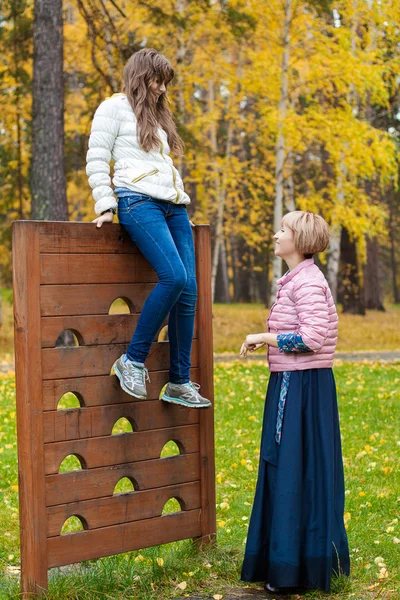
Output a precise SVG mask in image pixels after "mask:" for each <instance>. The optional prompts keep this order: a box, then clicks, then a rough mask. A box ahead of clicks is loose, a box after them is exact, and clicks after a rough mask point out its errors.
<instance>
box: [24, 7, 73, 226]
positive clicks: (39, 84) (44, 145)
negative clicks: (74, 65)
mask: <svg viewBox="0 0 400 600" xmlns="http://www.w3.org/2000/svg"><path fill="white" fill-rule="evenodd" d="M32 97H33V105H32V164H31V193H32V205H31V216H32V219H53V220H58V221H60V220H67V219H68V207H67V196H66V178H65V163H64V77H63V11H62V0H35V3H34V25H33V88H32Z"/></svg>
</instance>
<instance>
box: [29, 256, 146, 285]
mask: <svg viewBox="0 0 400 600" xmlns="http://www.w3.org/2000/svg"><path fill="white" fill-rule="evenodd" d="M157 281H158V276H157V273H156V272H155V271H154V269H153V267H152V266H151V264H150V263H149V262H148V261H147V260H146V259H145V258H144V256H143V255H142V254H42V255H41V256H40V283H41V284H42V285H50V284H51V285H53V284H61V285H62V284H67V285H71V284H76V283H132V282H135V283H157Z"/></svg>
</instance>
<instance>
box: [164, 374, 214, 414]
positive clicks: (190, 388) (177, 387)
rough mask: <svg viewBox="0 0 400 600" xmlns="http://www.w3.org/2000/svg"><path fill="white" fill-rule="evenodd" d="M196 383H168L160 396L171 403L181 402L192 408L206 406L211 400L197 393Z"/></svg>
mask: <svg viewBox="0 0 400 600" xmlns="http://www.w3.org/2000/svg"><path fill="white" fill-rule="evenodd" d="M199 389H200V386H199V384H198V383H193V382H192V381H189V383H169V384H168V385H167V387H166V389H165V391H164V393H163V395H162V396H161V398H162V400H165V402H171V403H172V404H181V405H182V406H188V407H193V408H208V407H209V406H211V402H210V401H209V400H207V398H203V396H201V395H200V393H199Z"/></svg>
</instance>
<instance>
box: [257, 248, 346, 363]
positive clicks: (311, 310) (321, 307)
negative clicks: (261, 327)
mask: <svg viewBox="0 0 400 600" xmlns="http://www.w3.org/2000/svg"><path fill="white" fill-rule="evenodd" d="M267 327H268V331H270V332H271V333H296V334H299V335H301V336H302V338H303V342H304V343H305V344H306V345H307V346H308V348H310V350H312V352H308V353H304V354H303V353H299V352H280V351H279V348H273V347H272V346H269V349H268V362H269V367H270V370H271V371H301V370H304V369H325V368H329V367H332V365H333V355H334V353H335V348H336V343H337V327H338V316H337V312H336V307H335V303H334V301H333V298H332V294H331V291H330V289H329V286H328V282H327V281H326V279H325V277H324V275H323V273H322V272H321V270H320V269H319V268H318V267H317V265H315V264H314V259H313V258H309V259H306V260H304V261H303V262H301V263H300V264H299V265H297V267H295V268H294V269H293V271H290V272H289V273H287V274H286V275H284V276H283V277H281V279H279V280H278V292H277V295H276V302H275V303H274V304H273V305H272V307H271V312H270V314H269V317H268V320H267Z"/></svg>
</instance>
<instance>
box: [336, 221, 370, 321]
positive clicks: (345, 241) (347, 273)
mask: <svg viewBox="0 0 400 600" xmlns="http://www.w3.org/2000/svg"><path fill="white" fill-rule="evenodd" d="M340 262H341V267H340V275H341V280H340V286H339V299H340V301H341V302H342V304H343V312H344V313H351V314H353V315H365V306H364V301H363V293H362V285H361V281H360V273H359V268H358V260H357V245H356V242H355V241H354V240H351V239H350V236H349V233H348V231H347V229H345V228H344V227H343V230H342V239H341V244H340Z"/></svg>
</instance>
